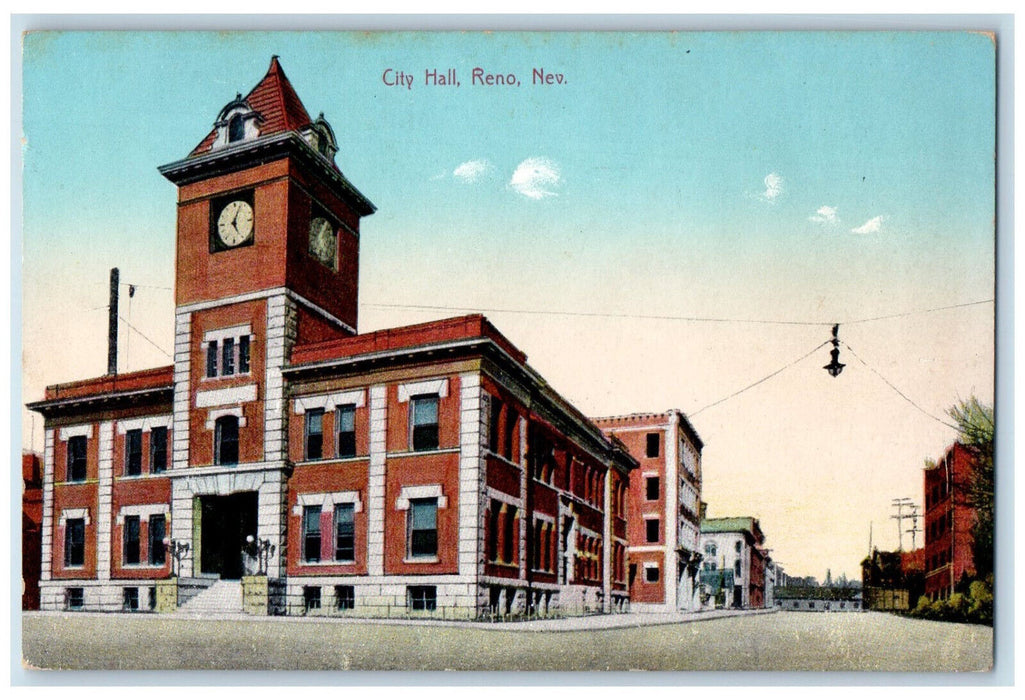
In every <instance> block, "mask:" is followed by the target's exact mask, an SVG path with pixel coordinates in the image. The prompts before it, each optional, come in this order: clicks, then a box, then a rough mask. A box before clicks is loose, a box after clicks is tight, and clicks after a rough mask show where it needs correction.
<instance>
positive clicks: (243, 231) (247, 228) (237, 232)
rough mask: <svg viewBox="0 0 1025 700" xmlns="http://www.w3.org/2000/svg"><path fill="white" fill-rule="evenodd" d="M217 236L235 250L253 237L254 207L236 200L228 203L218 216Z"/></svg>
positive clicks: (243, 201)
mask: <svg viewBox="0 0 1025 700" xmlns="http://www.w3.org/2000/svg"><path fill="white" fill-rule="evenodd" d="M217 236H218V237H219V238H220V239H221V242H222V243H223V244H224V245H226V246H228V247H229V248H233V247H235V246H238V245H242V244H243V243H245V242H247V241H249V240H250V239H251V238H252V237H253V207H252V205H251V204H250V203H249V202H246V201H245V200H242V199H236V200H235V201H233V202H228V203H227V204H225V205H224V208H223V209H221V213H220V214H219V215H218V216H217Z"/></svg>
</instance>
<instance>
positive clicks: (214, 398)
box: [196, 384, 256, 408]
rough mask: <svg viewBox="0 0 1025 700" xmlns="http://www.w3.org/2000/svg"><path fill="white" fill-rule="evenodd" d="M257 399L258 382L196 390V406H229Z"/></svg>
mask: <svg viewBox="0 0 1025 700" xmlns="http://www.w3.org/2000/svg"><path fill="white" fill-rule="evenodd" d="M250 401H256V384H243V385H242V386H232V387H228V388H226V389H208V390H207V391H197V392H196V408H210V407H211V406H229V405H231V404H240V403H248V402H250Z"/></svg>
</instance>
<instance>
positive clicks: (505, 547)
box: [502, 506, 518, 563]
mask: <svg viewBox="0 0 1025 700" xmlns="http://www.w3.org/2000/svg"><path fill="white" fill-rule="evenodd" d="M515 526H516V506H508V507H507V509H506V512H505V528H504V533H503V540H502V561H505V562H510V563H511V562H513V561H515V555H514V553H513V552H514V549H513V548H514V547H515V545H517V544H518V542H517V541H516V537H515Z"/></svg>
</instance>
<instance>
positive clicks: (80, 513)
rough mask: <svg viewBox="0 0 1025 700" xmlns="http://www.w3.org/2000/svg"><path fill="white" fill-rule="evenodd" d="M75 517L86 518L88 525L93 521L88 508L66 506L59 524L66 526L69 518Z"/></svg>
mask: <svg viewBox="0 0 1025 700" xmlns="http://www.w3.org/2000/svg"><path fill="white" fill-rule="evenodd" d="M73 518H83V519H84V520H85V524H86V525H89V524H91V523H92V519H91V518H90V517H89V509H88V508H65V509H64V510H62V511H61V515H60V520H59V521H58V524H59V525H60V526H61V527H65V526H66V525H67V522H68V520H71V519H73Z"/></svg>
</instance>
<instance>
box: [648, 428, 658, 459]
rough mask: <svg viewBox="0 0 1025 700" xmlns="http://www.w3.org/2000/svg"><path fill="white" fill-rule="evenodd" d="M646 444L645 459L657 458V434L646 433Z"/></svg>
mask: <svg viewBox="0 0 1025 700" xmlns="http://www.w3.org/2000/svg"><path fill="white" fill-rule="evenodd" d="M647 438H648V439H647V444H646V445H645V450H644V456H645V457H658V443H659V440H658V433H648V435H647Z"/></svg>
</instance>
